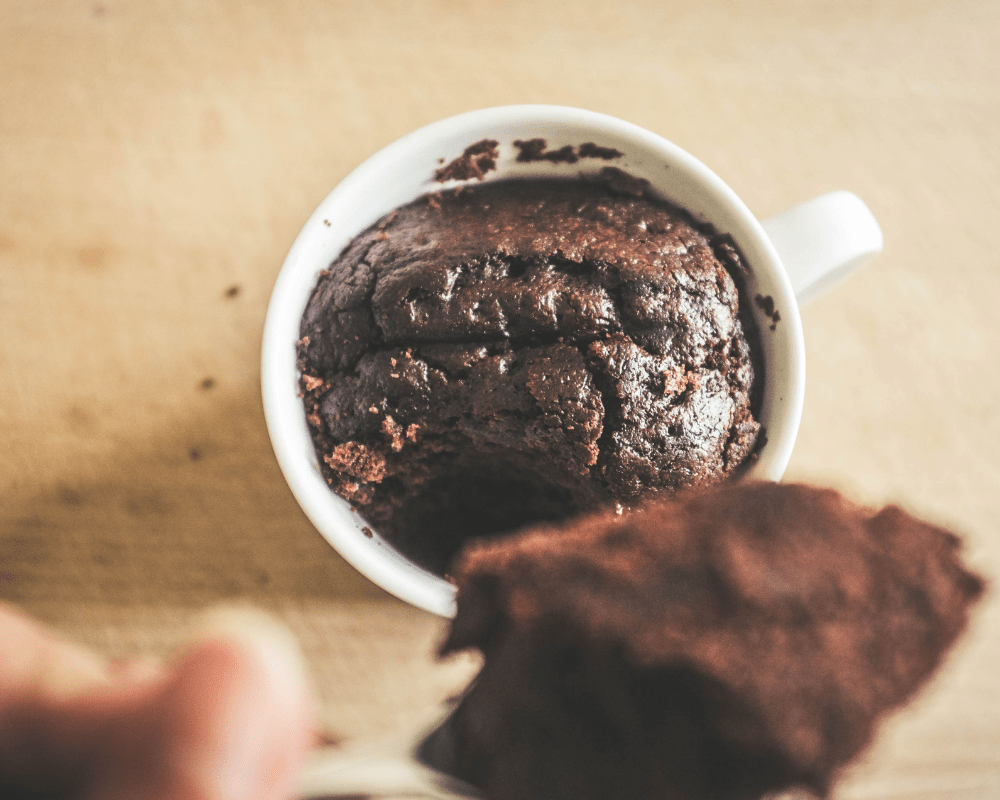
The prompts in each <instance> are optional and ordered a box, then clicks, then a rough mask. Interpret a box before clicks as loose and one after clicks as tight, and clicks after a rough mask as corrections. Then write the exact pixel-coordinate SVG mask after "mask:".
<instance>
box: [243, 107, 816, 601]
mask: <svg viewBox="0 0 1000 800" xmlns="http://www.w3.org/2000/svg"><path fill="white" fill-rule="evenodd" d="M484 138H492V139H495V140H497V141H498V142H499V149H500V158H499V160H498V163H497V169H496V170H494V171H492V172H490V173H488V174H487V175H486V178H485V179H486V180H497V179H499V178H512V177H535V176H561V177H573V176H576V175H579V174H586V173H594V172H598V171H599V170H600V169H601V168H602V167H605V166H614V167H617V168H618V169H622V170H624V171H625V172H628V173H629V174H631V175H633V176H635V177H639V178H644V179H646V180H648V181H649V182H650V184H651V186H652V187H653V189H654V190H655V191H656V192H657V193H658V194H660V195H661V196H662V197H664V198H665V199H667V200H669V201H671V202H673V203H676V204H677V205H679V206H682V207H683V208H685V209H687V210H688V211H689V212H691V213H692V214H693V215H694V216H695V217H696V218H697V219H699V220H702V221H708V222H711V223H712V225H713V226H714V227H715V228H716V230H718V231H719V232H720V233H728V234H730V235H731V236H732V237H733V239H734V240H735V242H736V244H737V246H738V247H739V248H740V250H741V251H742V252H743V254H744V256H745V258H746V260H747V263H748V264H750V265H751V267H752V273H753V274H752V276H751V279H750V281H749V284H748V286H747V290H748V291H747V293H748V295H749V298H744V302H751V303H752V302H753V298H754V297H755V296H756V295H762V296H765V295H766V296H770V297H772V298H773V300H774V303H775V306H776V308H777V309H778V311H779V313H780V316H781V320H780V321H779V322H778V323H777V324H776V325H775V326H774V330H771V329H770V328H771V325H772V320H771V318H769V317H767V316H766V315H764V313H763V311H762V309H760V308H758V307H756V305H755V306H754V307H753V309H752V310H753V312H754V316H755V319H756V320H757V323H758V329H759V338H760V340H761V345H762V350H763V358H764V364H765V375H764V381H765V390H764V401H763V406H762V408H761V412H760V422H761V424H762V426H763V427H764V431H765V435H766V436H767V443H766V445H765V446H764V448H763V449H762V450H761V452H760V453H759V457H758V460H757V462H756V463H755V464H753V465H752V466H751V467H750V469H749V470H748V472H747V475H748V477H751V478H757V479H766V480H778V479H779V478H780V477H781V475H782V473H783V471H784V468H785V465H786V464H787V462H788V458H789V456H790V454H791V448H792V444H793V443H794V439H795V434H796V432H797V428H798V421H799V416H800V413H801V396H802V389H803V380H804V376H803V375H802V372H803V369H802V363H801V362H802V357H801V350H802V347H801V326H800V323H799V317H798V307H797V305H796V304H795V301H794V297H793V295H792V293H791V288H790V286H789V285H788V281H787V278H785V277H784V275H783V273H782V271H781V268H780V265H779V264H778V262H777V256H776V254H775V253H774V250H773V248H772V247H771V246H770V243H769V242H768V241H767V239H766V237H765V236H764V234H763V231H762V230H760V226H759V223H757V221H756V220H755V219H754V218H753V217H752V215H750V213H749V211H747V210H746V208H745V206H744V205H743V204H742V202H741V201H739V200H738V198H736V197H735V195H733V193H732V191H731V190H730V189H728V187H726V186H725V184H723V183H722V181H721V180H720V179H719V178H717V177H716V176H715V175H714V174H713V173H711V172H710V171H709V170H708V169H707V168H705V167H704V166H703V165H701V164H700V163H699V162H698V161H696V160H695V159H694V158H693V157H691V156H690V155H688V154H687V153H685V152H684V151H682V150H680V149H679V148H677V147H675V146H674V145H671V144H670V143H668V142H666V141H665V140H663V139H661V138H660V137H658V136H656V135H654V134H651V133H649V132H648V131H645V130H643V129H641V128H638V127H636V126H634V125H631V124H629V123H625V122H622V121H620V120H616V119H613V118H610V117H605V116H603V115H599V114H593V113H591V112H585V111H579V110H577V109H564V108H558V107H542V106H521V107H510V108H501V109H487V110H484V111H480V112H472V113H470V114H465V115H462V116H460V117H455V118H452V119H448V120H443V121H441V122H438V123H435V124H434V125H431V126H428V127H427V128H423V129H421V130H418V131H416V132H414V133H412V134H410V135H408V136H406V137H404V138H403V139H400V140H398V141H397V142H395V143H394V144H392V145H389V146H388V147H387V148H385V149H384V150H382V151H380V152H379V153H377V154H376V155H374V156H372V157H371V158H370V159H368V161H366V162H365V163H364V164H362V165H361V166H360V167H358V168H357V169H356V170H355V171H354V172H352V173H351V174H350V175H348V177H347V178H345V179H344V181H342V182H341V183H340V184H339V185H338V186H337V188H336V189H334V191H333V192H331V193H330V195H328V196H327V198H326V199H325V200H324V201H323V202H322V204H321V205H320V206H319V208H318V209H317V210H316V212H315V213H314V214H313V215H312V217H311V218H310V219H309V221H308V222H307V223H306V225H305V226H304V228H303V230H302V232H301V233H300V234H299V237H298V238H297V239H296V241H295V243H294V245H293V247H292V249H291V251H290V252H289V254H288V257H287V259H286V261H285V264H284V266H283V267H282V270H281V273H280V275H279V278H278V282H277V284H276V286H275V290H274V294H273V296H272V300H271V305H270V307H269V309H268V316H267V322H266V325H265V335H264V352H263V377H262V383H263V390H264V403H265V413H266V417H267V423H268V428H269V430H270V433H271V438H272V442H273V443H274V447H275V452H276V455H277V457H278V461H279V463H280V465H281V468H282V470H283V472H284V473H285V476H286V478H287V480H288V483H289V486H290V487H291V489H292V491H293V493H294V494H295V496H296V499H297V500H298V501H299V503H300V505H301V506H302V508H303V510H304V511H305V512H306V514H307V516H309V518H310V520H311V521H312V522H313V524H314V525H316V527H317V529H319V531H320V532H321V533H322V534H323V536H324V537H325V538H326V539H327V540H328V541H329V542H330V544H332V545H333V546H334V547H335V548H336V549H337V550H338V551H339V552H340V553H341V555H343V556H344V558H345V559H346V560H347V561H349V562H350V563H351V564H353V565H354V566H355V567H356V568H357V569H358V570H359V571H361V572H362V573H363V574H365V575H366V576H367V577H369V578H370V579H371V580H373V581H374V582H375V583H377V584H378V585H380V586H382V587H383V588H384V589H386V590H388V591H389V592H391V593H393V594H395V595H396V596H397V597H400V598H401V599H403V600H406V601H407V602H410V603H412V604H413V605H416V606H418V607H421V608H424V609H426V610H428V611H431V612H433V613H436V614H440V615H443V616H450V615H452V614H453V613H454V588H453V587H452V585H451V584H449V583H448V582H447V581H444V580H442V579H441V578H439V577H438V576H436V575H433V574H432V573H430V572H427V571H425V570H423V569H421V568H419V567H417V566H415V565H414V564H412V563H411V562H410V561H408V560H407V559H406V558H404V557H403V556H401V555H400V554H399V553H398V552H397V551H396V550H395V549H394V548H393V547H392V546H391V545H389V544H387V543H386V542H385V541H383V540H382V539H381V537H379V536H378V534H377V532H376V533H374V535H370V534H371V530H370V528H369V529H368V530H367V531H366V528H367V524H366V523H365V521H364V519H362V518H361V517H360V516H359V515H358V514H357V513H356V512H354V511H353V510H352V509H351V508H350V505H349V504H348V503H347V502H346V501H345V500H343V499H342V498H341V497H340V496H339V495H337V494H335V493H334V492H333V491H332V490H331V489H330V488H329V487H328V486H327V484H326V481H325V480H324V479H323V476H322V474H321V472H320V469H319V464H318V462H317V458H316V454H315V450H314V449H313V445H312V439H311V437H310V435H309V431H308V426H307V424H306V420H305V412H304V410H303V407H302V402H301V399H300V398H299V397H298V392H299V386H298V377H299V376H298V371H297V369H296V363H295V361H296V355H295V345H294V343H295V341H296V340H297V339H298V331H299V321H300V319H301V317H302V313H303V311H304V310H305V305H306V303H307V301H308V299H309V296H310V293H311V291H312V288H313V286H314V285H315V282H316V279H317V277H318V273H319V271H320V270H322V269H325V268H326V267H328V266H329V265H330V263H331V262H332V261H333V260H334V259H335V258H336V257H337V256H338V255H339V254H340V252H341V250H343V248H344V247H345V246H346V245H347V243H348V242H349V241H350V239H351V238H352V237H353V236H355V235H357V234H358V233H360V232H361V231H363V230H364V229H365V228H367V227H368V226H370V225H371V224H372V223H374V222H375V221H376V220H378V219H379V218H381V217H382V216H383V215H385V214H388V213H389V212H390V211H392V210H393V209H395V208H397V207H398V206H401V205H403V204H405V203H408V202H410V201H411V200H414V199H415V198H417V197H418V196H420V195H421V194H424V193H426V192H429V191H436V190H438V189H441V188H447V187H449V186H452V185H456V184H455V183H454V182H449V183H447V184H444V185H442V184H439V183H437V182H435V181H434V180H433V175H434V172H435V170H436V169H438V168H439V167H440V166H441V161H442V159H443V160H444V161H445V162H447V161H450V160H451V159H453V158H455V157H457V156H459V155H461V153H462V151H463V150H464V149H465V148H466V147H467V146H469V145H470V144H472V143H474V142H477V141H479V140H481V139H484ZM534 138H542V139H545V140H546V144H547V146H548V148H549V149H558V148H560V147H562V146H564V145H572V146H574V147H576V146H579V145H580V144H583V143H585V142H594V143H596V144H598V145H600V146H602V147H612V148H614V149H616V150H618V151H620V152H622V153H623V154H624V155H623V156H622V157H621V158H616V159H614V160H611V161H603V160H599V159H583V160H580V161H578V162H576V163H575V164H565V163H561V164H553V163H551V162H547V161H542V162H537V161H536V162H531V163H527V164H525V163H518V162H517V161H516V156H517V154H518V152H519V151H518V150H517V148H515V147H514V145H513V142H514V141H515V140H518V139H522V140H525V139H534Z"/></svg>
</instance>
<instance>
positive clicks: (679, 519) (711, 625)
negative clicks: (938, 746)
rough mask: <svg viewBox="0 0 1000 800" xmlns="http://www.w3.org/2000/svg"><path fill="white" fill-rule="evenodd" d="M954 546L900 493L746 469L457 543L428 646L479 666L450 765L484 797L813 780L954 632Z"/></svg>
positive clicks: (912, 683) (958, 627)
mask: <svg viewBox="0 0 1000 800" xmlns="http://www.w3.org/2000/svg"><path fill="white" fill-rule="evenodd" d="M958 550H959V541H958V539H957V538H956V537H955V536H954V535H952V534H951V533H948V532H947V531H944V530H942V529H940V528H937V527H934V526H932V525H928V524H925V523H923V522H920V521H919V520H916V519H914V518H913V517H911V516H909V515H908V514H906V513H905V512H903V511H901V510H900V509H899V508H896V507H892V506H890V507H888V508H885V509H883V510H882V511H879V512H877V513H876V512H873V511H870V510H867V509H863V508H860V507H858V506H855V505H853V504H852V503H849V502H848V501H846V500H844V499H843V498H842V497H840V496H839V495H838V494H837V493H835V492H833V491H830V490H823V489H815V488H811V487H807V486H801V485H779V484H753V483H742V482H728V483H725V484H722V485H720V486H716V487H713V488H710V489H707V490H703V491H700V492H698V491H696V492H694V493H693V494H692V495H691V496H689V497H688V498H687V499H677V500H674V501H671V502H668V503H664V504H659V505H655V506H652V507H650V508H648V509H646V510H643V511H639V512H635V513H633V514H631V515H628V514H626V515H623V516H617V515H615V514H614V513H604V514H602V515H595V516H589V517H585V518H583V519H581V520H579V521H577V522H576V523H575V524H569V525H566V526H564V527H561V528H560V527H554V526H553V527H539V528H536V529H534V530H531V531H529V532H527V533H524V534H521V535H517V536H514V537H507V538H505V539H501V540H497V541H495V542H492V543H491V542H477V543H470V544H469V545H468V546H467V548H466V550H465V551H463V554H462V555H461V556H460V558H459V560H458V563H457V565H456V567H455V571H454V574H455V579H456V581H457V584H458V613H457V616H456V617H455V620H454V622H453V624H452V628H451V631H450V634H449V638H448V640H447V642H446V643H445V644H444V645H443V648H442V650H443V652H445V653H447V652H452V651H455V650H461V649H464V648H469V647H475V648H478V649H479V650H481V651H482V652H483V653H484V654H485V665H484V667H483V669H482V672H481V674H480V675H479V677H478V679H477V681H476V682H475V683H474V684H473V686H472V688H471V690H470V691H469V692H468V693H467V695H466V696H465V698H464V700H463V702H462V705H461V706H460V708H459V711H458V717H457V727H456V730H458V731H459V734H460V735H458V736H457V740H458V741H461V742H464V746H463V748H462V749H461V751H460V753H459V757H458V764H457V766H453V767H452V768H453V769H456V770H457V772H458V773H459V774H460V775H461V776H462V777H464V778H465V779H466V780H469V781H470V782H472V783H474V784H476V785H478V786H480V787H482V788H483V789H485V790H486V794H487V796H488V797H489V798H491V800H515V798H516V800H543V799H544V800H562V798H565V799H566V800H591V799H592V800H606V798H609V797H622V798H630V800H645V799H646V798H648V799H649V800H653V798H658V800H710V799H711V800H751V799H755V798H759V797H761V796H762V795H763V794H765V793H767V792H772V791H778V790H783V789H786V788H789V787H793V786H801V787H807V788H809V789H811V790H812V791H814V792H816V793H818V794H819V795H825V794H826V792H827V791H828V790H829V788H830V786H831V783H832V781H833V780H834V778H835V777H836V774H837V771H838V769H839V768H840V767H842V766H843V765H844V764H846V763H847V762H848V761H849V760H850V759H852V758H853V757H854V756H855V755H856V754H857V753H858V752H859V751H860V750H861V749H862V748H863V747H864V746H865V744H866V743H867V742H868V741H869V740H870V739H871V737H872V734H873V731H874V729H875V725H876V723H877V721H878V719H879V717H880V716H881V715H882V714H883V713H884V712H886V711H887V710H889V709H891V708H894V707H896V706H899V705H901V704H902V703H904V702H905V701H906V700H907V699H909V698H910V697H911V696H912V695H913V693H914V692H915V691H916V690H917V688H918V687H919V686H920V685H921V684H922V683H923V682H924V681H925V680H926V679H927V677H928V676H929V675H930V674H931V672H932V671H933V670H934V668H935V667H936V666H937V665H938V663H939V662H940V660H941V658H942V656H943V654H944V653H945V651H946V650H947V649H948V647H949V646H950V645H951V644H952V642H953V641H954V640H955V638H956V637H957V636H958V635H959V633H961V631H962V630H963V629H964V628H965V626H966V622H967V617H968V612H969V607H970V606H971V604H972V602H973V601H974V600H975V598H977V597H978V596H979V595H980V593H981V591H982V588H983V584H982V582H981V580H980V579H979V578H978V577H976V576H975V575H973V574H971V573H969V572H968V571H966V569H965V568H964V567H963V566H962V564H961V561H960V559H959V556H958Z"/></svg>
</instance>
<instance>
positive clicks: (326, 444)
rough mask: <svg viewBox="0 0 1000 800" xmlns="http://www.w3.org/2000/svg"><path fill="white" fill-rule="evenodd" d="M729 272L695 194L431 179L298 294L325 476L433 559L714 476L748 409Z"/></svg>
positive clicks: (743, 337)
mask: <svg viewBox="0 0 1000 800" xmlns="http://www.w3.org/2000/svg"><path fill="white" fill-rule="evenodd" d="M742 270H743V267H742V264H741V261H740V257H739V254H738V253H737V251H736V249H735V248H734V247H733V246H732V244H731V243H730V242H729V241H728V239H727V238H726V237H723V236H719V235H718V234H716V233H715V232H714V231H712V230H711V229H710V228H707V227H706V226H704V225H698V224H696V223H695V222H694V221H693V220H692V219H691V217H690V216H689V215H688V214H687V213H686V212H684V211H682V210H680V209H678V208H676V207H673V206H670V205H668V204H666V203H663V202H660V201H656V200H653V199H650V198H647V197H636V196H630V195H626V194H620V193H616V192H615V191H614V190H613V189H612V188H609V187H607V186H604V185H601V184H599V183H595V182H591V181H584V180H579V179H576V180H558V179H533V180H522V181H516V180H498V181H493V182H488V183H484V184H481V185H476V186H471V187H470V186H464V187H459V188H458V189H453V190H445V191H441V192H436V193H432V194H428V195H424V196H422V197H421V198H418V199H417V200H416V201H414V202H412V203H410V204H408V205H405V206H402V207H401V208H399V209H396V210H395V211H393V212H392V213H390V214H388V215H387V216H385V217H384V218H382V219H381V220H379V221H378V222H377V223H376V224H375V225H373V226H372V227H370V228H369V229H367V230H366V231H364V232H363V233H361V234H360V235H358V236H357V237H356V238H355V239H354V240H352V241H351V243H350V244H349V245H348V246H347V247H346V248H345V250H344V252H343V253H342V254H341V255H340V256H339V257H338V258H337V259H336V261H334V262H333V264H332V265H331V266H330V267H329V269H327V270H324V271H323V272H322V273H321V275H320V277H319V280H318V283H317V285H316V287H315V289H314V291H313V294H312V296H311V298H310V300H309V302H308V305H307V307H306V310H305V312H304V315H303V318H302V323H301V329H300V331H301V339H300V340H299V343H298V356H299V366H300V369H301V372H302V391H303V394H304V403H305V410H306V415H307V419H308V421H309V425H310V430H311V433H312V436H313V441H314V444H315V446H316V449H317V453H318V455H319V457H320V461H321V468H322V469H323V471H324V475H325V477H326V479H327V481H328V482H329V484H330V485H331V487H332V488H333V489H334V490H335V491H337V492H338V493H339V494H341V495H342V496H343V497H345V498H346V499H347V500H348V501H350V502H351V503H352V504H353V505H354V506H355V507H356V508H357V509H358V510H359V511H360V512H362V513H363V514H364V516H365V517H366V519H368V520H369V521H370V522H371V523H372V524H373V525H375V526H376V527H377V528H378V530H379V532H380V533H381V534H382V535H383V536H385V537H386V538H387V539H388V540H389V541H391V542H393V543H394V544H395V546H396V547H397V548H398V549H400V550H401V551H402V552H403V553H405V554H406V555H408V556H409V557H410V558H412V559H413V560H415V561H417V562H418V563H420V564H422V565H424V566H426V567H428V568H430V569H433V570H435V571H437V572H443V571H444V569H445V567H446V565H447V563H448V562H449V560H450V559H451V557H452V556H453V555H454V553H455V552H456V551H457V549H458V547H459V546H460V544H461V542H462V541H463V540H464V539H465V538H467V537H468V536H470V535H478V534H488V533H496V532H500V531H509V530H512V529H514V528H517V527H519V526H521V525H523V524H525V523H527V522H533V521H537V520H547V519H548V520H551V519H559V518H563V517H566V516H569V515H572V514H575V513H578V512H580V511H584V510H588V509H592V508H596V507H600V506H604V505H608V504H613V503H616V502H617V503H621V504H624V505H628V504H629V503H632V502H634V501H636V500H638V499H639V498H640V497H648V496H651V495H653V494H658V493H664V492H667V493H670V492H673V491H675V490H676V489H679V488H683V487H689V486H696V485H700V484H705V483H710V482H715V481H719V480H721V479H723V478H725V477H727V476H728V475H730V474H731V473H732V472H733V471H734V470H736V469H737V468H738V467H739V465H740V464H741V463H743V462H744V461H745V460H746V459H747V458H748V457H749V456H750V454H751V453H752V451H753V449H754V445H755V443H756V441H757V438H758V432H759V427H760V426H759V424H758V422H757V421H756V419H755V417H754V413H753V408H754V404H755V402H756V401H757V398H758V396H759V391H760V387H759V380H755V368H754V360H755V351H754V350H753V349H752V340H750V339H748V335H747V333H748V328H749V327H750V326H751V325H752V323H751V322H749V321H748V320H749V315H748V313H747V309H746V308H745V306H746V305H747V304H746V303H745V302H744V303H743V304H742V305H741V296H740V292H739V291H738V289H737V283H736V281H739V280H741V277H742V274H743V272H742ZM734 278H735V281H734ZM756 372H758V373H759V372H760V370H759V369H758V370H756Z"/></svg>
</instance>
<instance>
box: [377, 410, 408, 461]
mask: <svg viewBox="0 0 1000 800" xmlns="http://www.w3.org/2000/svg"><path fill="white" fill-rule="evenodd" d="M382 432H383V433H384V434H385V435H386V436H388V437H389V439H390V440H391V443H390V447H392V451H393V452H394V453H398V452H399V451H400V450H402V449H403V445H404V444H405V439H404V438H403V426H402V425H400V424H399V423H398V422H396V420H394V419H393V418H392V415H391V414H386V415H385V419H383V420H382Z"/></svg>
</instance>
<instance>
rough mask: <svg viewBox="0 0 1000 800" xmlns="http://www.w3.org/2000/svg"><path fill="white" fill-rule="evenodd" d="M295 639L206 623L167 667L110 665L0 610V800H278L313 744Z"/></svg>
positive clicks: (220, 619) (253, 623) (213, 619)
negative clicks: (30, 799) (7, 799)
mask: <svg viewBox="0 0 1000 800" xmlns="http://www.w3.org/2000/svg"><path fill="white" fill-rule="evenodd" d="M312 708H313V698H312V694H311V691H310V688H309V683H308V681H307V679H306V676H305V669H304V664H303V660H302V657H301V654H300V652H299V649H298V646H297V644H296V642H295V640H294V638H293V637H292V635H291V634H290V633H289V632H288V631H287V630H286V629H285V628H283V627H281V626H280V625H279V624H277V623H276V622H274V621H272V620H271V619H270V618H269V617H267V616H265V615H263V614H261V613H259V612H255V611H249V610H236V609H225V610H217V611H214V612H209V613H208V614H207V615H206V616H205V617H203V619H202V622H201V624H200V625H199V626H198V629H197V630H196V633H195V635H194V636H193V637H192V638H191V643H190V644H189V645H188V646H187V647H185V648H183V649H182V650H181V652H180V654H179V655H178V656H177V657H176V658H175V659H174V660H173V661H172V662H171V663H170V664H167V665H165V666H164V665H157V664H154V663H153V662H149V661H139V660H137V661H131V662H126V663H123V664H119V665H117V666H114V665H109V664H107V663H106V662H104V661H103V660H102V659H101V658H99V657H98V656H97V655H96V654H94V653H92V652H90V651H88V650H85V649H84V648H81V647H79V646H77V645H74V644H72V643H70V642H68V641H65V640H64V639H62V638H60V637H59V636H57V635H56V634H54V633H52V632H50V631H47V630H45V629H44V628H43V627H41V626H40V625H38V624H36V623H34V622H33V621H31V620H29V619H28V618H27V617H25V616H24V615H23V614H21V613H19V612H18V611H16V610H14V609H11V608H9V607H7V606H3V605H0V796H2V797H9V798H22V797H23V798H65V799H66V800H77V799H78V798H79V799H80V800H125V799H126V798H128V799H129V800H286V798H289V797H291V796H292V791H293V788H294V784H295V780H296V776H297V774H298V770H299V767H300V764H301V761H302V759H303V757H304V755H305V753H306V750H307V749H308V747H309V745H310V743H311V742H312V735H313V724H312V723H313V718H312Z"/></svg>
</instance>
